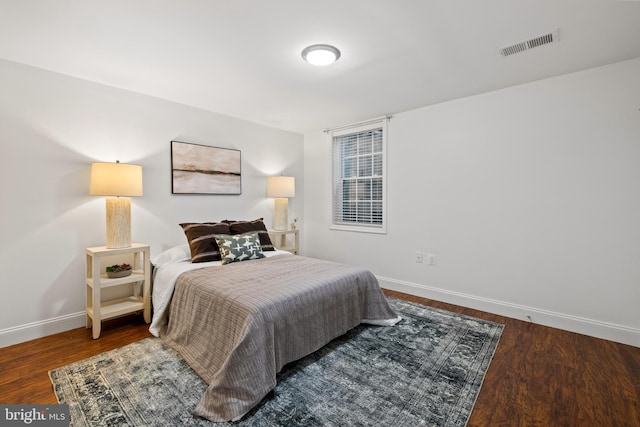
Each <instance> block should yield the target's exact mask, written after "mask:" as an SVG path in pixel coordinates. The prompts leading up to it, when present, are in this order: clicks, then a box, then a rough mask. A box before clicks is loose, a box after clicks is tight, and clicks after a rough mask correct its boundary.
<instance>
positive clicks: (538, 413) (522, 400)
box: [0, 291, 640, 427]
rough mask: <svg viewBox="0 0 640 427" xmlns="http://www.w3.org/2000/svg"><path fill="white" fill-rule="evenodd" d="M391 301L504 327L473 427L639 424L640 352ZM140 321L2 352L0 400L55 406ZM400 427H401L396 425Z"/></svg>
mask: <svg viewBox="0 0 640 427" xmlns="http://www.w3.org/2000/svg"><path fill="white" fill-rule="evenodd" d="M385 293H386V294H387V295H389V296H393V297H396V298H402V299H405V300H408V301H413V302H418V303H421V304H425V305H429V306H433V307H437V308H441V309H445V310H449V311H454V312H458V313H463V314H466V315H469V316H474V317H479V318H482V319H486V320H491V321H495V322H500V323H503V324H504V325H505V329H504V332H503V334H502V338H501V339H500V344H499V345H498V348H497V350H496V354H495V356H494V358H493V361H492V362H491V366H490V368H489V371H488V372H487V375H486V377H485V381H484V384H483V386H482V390H481V392H480V396H479V397H478V400H477V401H476V404H475V407H474V410H473V413H472V415H471V419H470V420H469V423H468V425H469V426H529V427H538V426H540V427H548V426H563V427H565V426H566V427H568V426H580V427H583V426H598V427H603V426H612V427H613V426H615V427H619V426H640V348H636V347H631V346H627V345H623V344H617V343H614V342H611V341H605V340H599V339H596V338H591V337H587V336H584V335H578V334H574V333H571V332H566V331H561V330H558V329H553V328H548V327H545V326H540V325H535V324H532V323H527V322H522V321H519V320H515V319H510V318H505V317H502V316H498V315H494V314H490V313H485V312H482V311H477V310H472V309H467V308H464V307H458V306H455V305H451V304H446V303H441V302H438V301H432V300H428V299H425V298H420V297H415V296H411V295H406V294H401V293H398V292H393V291H385ZM147 328H148V326H147V325H145V324H144V323H143V322H142V321H141V319H140V317H138V316H129V317H124V318H121V319H115V320H112V321H109V322H105V323H104V324H103V329H102V334H101V336H100V339H98V340H93V339H91V332H90V330H87V329H84V328H79V329H74V330H72V331H68V332H64V333H60V334H57V335H52V336H49V337H45V338H40V339H37V340H33V341H29V342H26V343H23V344H18V345H14V346H11V347H5V348H2V349H0V403H25V404H29V403H31V404H35V403H43V404H47V403H56V398H55V395H54V393H53V390H52V387H51V382H50V380H49V377H48V371H49V370H50V369H53V368H56V367H59V366H62V365H65V364H68V363H71V362H74V361H77V360H81V359H84V358H87V357H90V356H93V355H95V354H99V353H101V352H104V351H107V350H111V349H113V348H116V347H120V346H124V345H126V344H129V343H132V342H135V341H138V340H141V339H143V338H146V337H149V336H150V334H149V332H148V330H147ZM396 427H402V426H396Z"/></svg>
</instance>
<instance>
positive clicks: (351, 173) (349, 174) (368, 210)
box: [332, 118, 387, 233]
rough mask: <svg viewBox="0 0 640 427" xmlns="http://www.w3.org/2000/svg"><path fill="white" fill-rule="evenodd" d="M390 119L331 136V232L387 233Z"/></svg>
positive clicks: (338, 132)
mask: <svg viewBox="0 0 640 427" xmlns="http://www.w3.org/2000/svg"><path fill="white" fill-rule="evenodd" d="M386 124H387V119H386V118H385V119H383V120H378V121H376V122H373V123H369V124H367V125H362V126H359V127H357V128H354V127H352V128H349V129H343V130H340V131H334V132H332V151H333V221H332V224H333V226H332V228H335V229H342V230H353V231H367V232H372V233H385V232H386V226H385V224H386V222H385V193H386V190H385V187H386V186H385V153H386V133H387V132H386Z"/></svg>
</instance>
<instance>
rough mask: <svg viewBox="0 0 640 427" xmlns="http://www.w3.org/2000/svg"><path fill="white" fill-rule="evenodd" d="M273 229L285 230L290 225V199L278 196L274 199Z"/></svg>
mask: <svg viewBox="0 0 640 427" xmlns="http://www.w3.org/2000/svg"><path fill="white" fill-rule="evenodd" d="M273 206H274V209H273V229H274V230H277V231H285V230H287V229H288V227H289V199H287V198H286V197H277V198H276V199H275V201H274V204H273Z"/></svg>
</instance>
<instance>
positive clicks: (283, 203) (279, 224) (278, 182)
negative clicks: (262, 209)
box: [267, 176, 296, 231]
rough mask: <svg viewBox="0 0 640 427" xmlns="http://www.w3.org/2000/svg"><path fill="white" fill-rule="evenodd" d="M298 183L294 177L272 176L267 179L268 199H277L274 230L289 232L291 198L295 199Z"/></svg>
mask: <svg viewBox="0 0 640 427" xmlns="http://www.w3.org/2000/svg"><path fill="white" fill-rule="evenodd" d="M295 195H296V183H295V178H294V177H292V176H270V177H268V178H267V197H273V198H275V201H274V209H273V229H274V230H278V231H284V230H287V229H288V227H289V224H288V223H289V219H288V216H289V199H288V198H289V197H295Z"/></svg>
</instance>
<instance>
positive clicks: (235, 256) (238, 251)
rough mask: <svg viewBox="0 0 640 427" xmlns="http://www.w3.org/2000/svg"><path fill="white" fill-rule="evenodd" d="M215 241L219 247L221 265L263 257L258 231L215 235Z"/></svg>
mask: <svg viewBox="0 0 640 427" xmlns="http://www.w3.org/2000/svg"><path fill="white" fill-rule="evenodd" d="M216 242H217V243H218V247H219V248H220V254H221V256H222V265H225V264H229V263H231V262H239V261H248V260H250V259H260V258H264V257H265V256H264V254H263V253H262V250H261V247H260V238H259V237H258V233H245V234H235V235H216Z"/></svg>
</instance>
